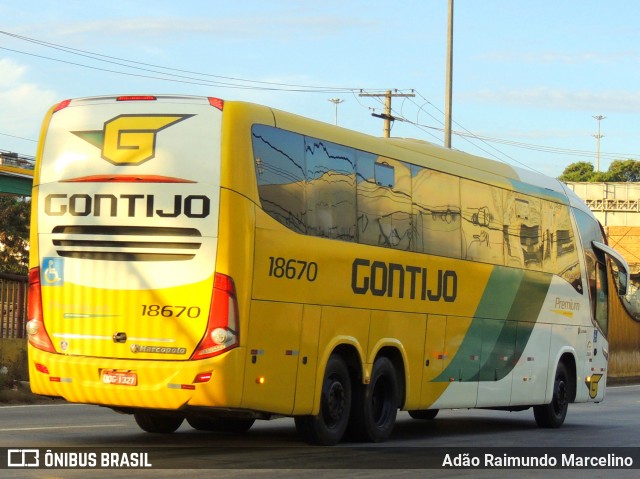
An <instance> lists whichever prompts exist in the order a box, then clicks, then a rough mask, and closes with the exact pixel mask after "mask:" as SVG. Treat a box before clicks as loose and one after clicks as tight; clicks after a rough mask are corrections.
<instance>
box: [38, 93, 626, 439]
mask: <svg viewBox="0 0 640 479" xmlns="http://www.w3.org/2000/svg"><path fill="white" fill-rule="evenodd" d="M31 234H32V238H31V257H30V268H31V269H30V275H29V281H30V294H29V322H28V327H27V329H28V335H29V371H30V382H31V388H32V390H33V392H35V393H37V394H41V395H47V396H57V397H63V398H64V399H66V400H67V401H71V402H76V403H87V404H96V405H102V406H107V407H110V408H112V409H113V410H115V411H118V412H123V413H129V414H132V415H133V416H134V418H135V420H136V422H137V423H138V425H139V426H140V427H141V428H142V429H143V430H145V431H148V432H152V433H171V432H174V431H175V430H177V429H178V427H180V426H181V424H182V423H183V421H184V420H185V419H186V421H187V422H188V424H189V425H190V426H192V427H194V428H196V429H199V430H210V431H234V432H238V433H239V432H244V431H247V430H248V429H249V428H250V427H251V426H252V425H253V423H254V421H255V420H256V419H271V418H275V417H280V416H289V417H293V418H295V424H296V428H297V430H298V431H299V433H300V435H301V437H302V438H303V439H304V440H305V441H307V442H309V443H313V444H323V445H331V444H336V443H338V442H339V441H341V440H342V439H343V437H349V438H355V439H356V440H363V441H383V440H385V439H387V438H388V436H389V435H390V433H391V432H392V429H393V426H394V423H395V420H396V414H397V411H398V410H404V411H409V413H410V414H411V416H412V417H413V418H416V419H433V418H434V417H435V415H436V414H437V411H438V410H440V409H446V408H503V409H505V410H520V409H526V408H530V407H533V412H534V417H535V420H536V422H537V423H538V424H539V425H540V426H542V427H559V426H560V425H562V423H563V422H564V419H565V415H566V413H567V407H568V404H569V403H571V402H587V401H592V402H599V401H601V400H602V399H603V398H604V394H605V382H606V376H607V356H608V345H607V339H606V338H607V328H608V317H607V304H608V298H609V291H608V290H607V275H608V270H607V268H608V267H609V265H611V263H612V262H611V261H609V260H607V259H606V257H609V258H612V259H613V262H615V264H616V265H617V270H618V271H617V275H616V278H617V283H616V287H617V289H618V291H617V293H618V294H624V293H625V290H626V284H627V281H628V276H629V274H628V267H627V266H626V263H625V261H624V259H622V258H621V257H620V256H619V255H618V254H617V253H616V252H615V251H614V250H612V249H611V248H609V247H608V246H607V245H606V244H605V239H604V237H603V234H602V229H601V227H600V226H599V224H598V222H597V221H596V220H595V218H594V217H593V215H592V214H591V213H590V211H589V210H588V208H587V207H586V206H585V205H584V204H583V203H582V202H581V201H580V200H579V199H578V198H577V197H576V196H575V195H574V194H573V193H572V192H571V191H569V190H568V189H567V188H565V187H564V185H563V184H562V183H560V182H558V181H556V180H554V179H551V178H547V177H543V176H541V175H537V174H534V173H531V172H528V171H524V170H520V169H516V168H513V167H511V166H508V165H505V164H501V163H497V162H494V161H490V160H487V159H483V158H478V157H474V156H471V155H468V154H464V153H461V152H457V151H452V150H448V149H443V148H440V147H438V146H435V145H432V144H428V143H425V142H421V141H416V140H404V139H381V138H374V137H370V136H367V135H364V134H360V133H356V132H353V131H349V130H346V129H342V128H338V127H335V126H331V125H327V124H324V123H321V122H317V121H313V120H310V119H305V118H301V117H299V116H295V115H292V114H288V113H284V112H281V111H277V110H274V109H272V108H269V107H266V106H258V105H253V104H248V103H243V102H232V101H227V102H225V101H223V100H221V99H217V98H202V97H190V96H167V95H158V96H120V97H117V96H104V97H95V98H84V99H75V100H67V101H64V102H62V103H60V104H58V105H56V106H54V107H52V108H51V110H50V111H49V112H48V114H47V116H46V118H45V120H44V123H43V127H42V132H41V141H40V143H39V147H38V154H37V164H36V169H35V173H34V186H33V216H32V228H31ZM605 255H606V257H605ZM614 295H615V293H614ZM614 295H612V296H614Z"/></svg>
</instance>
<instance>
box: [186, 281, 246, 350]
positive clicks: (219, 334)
mask: <svg viewBox="0 0 640 479" xmlns="http://www.w3.org/2000/svg"><path fill="white" fill-rule="evenodd" d="M238 324H239V318H238V300H237V299H236V287H235V284H234V283H233V278H231V277H230V276H226V275H224V274H220V273H216V274H215V277H214V280H213V294H212V295H211V307H210V308H209V321H208V323H207V331H206V333H205V335H204V337H203V338H202V340H201V341H200V344H199V345H198V347H197V348H196V350H195V352H194V353H193V355H192V356H191V359H192V360H195V359H205V358H210V357H213V356H217V355H219V354H222V353H223V352H225V351H229V350H230V349H233V348H235V347H237V346H238V344H239V335H238Z"/></svg>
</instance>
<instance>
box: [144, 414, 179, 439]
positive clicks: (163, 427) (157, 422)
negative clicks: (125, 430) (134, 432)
mask: <svg viewBox="0 0 640 479" xmlns="http://www.w3.org/2000/svg"><path fill="white" fill-rule="evenodd" d="M133 417H134V419H135V420H136V423H137V424H138V426H139V427H140V429H142V430H143V431H146V432H151V433H156V434H170V433H172V432H175V431H176V430H177V429H178V428H179V427H180V425H181V424H182V421H184V418H183V417H180V416H174V415H170V414H164V413H161V412H157V411H136V412H134V413H133Z"/></svg>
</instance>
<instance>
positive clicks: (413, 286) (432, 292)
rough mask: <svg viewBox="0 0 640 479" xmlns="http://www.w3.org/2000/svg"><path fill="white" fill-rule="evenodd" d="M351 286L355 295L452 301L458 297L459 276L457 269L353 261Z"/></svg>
mask: <svg viewBox="0 0 640 479" xmlns="http://www.w3.org/2000/svg"><path fill="white" fill-rule="evenodd" d="M351 289H352V290H353V292H354V293H355V294H368V293H371V294H372V295H373V296H387V297H396V298H400V299H402V298H404V297H405V295H406V293H407V292H408V297H409V299H420V300H421V301H445V302H447V303H452V302H454V301H455V300H456V298H457V296H458V275H457V274H456V272H455V271H453V270H450V269H447V270H442V269H438V270H429V269H427V268H425V267H422V266H412V265H402V264H399V263H385V262H383V261H371V260H368V259H364V258H356V259H354V260H353V264H352V267H351Z"/></svg>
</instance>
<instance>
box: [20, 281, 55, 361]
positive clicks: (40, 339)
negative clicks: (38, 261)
mask: <svg viewBox="0 0 640 479" xmlns="http://www.w3.org/2000/svg"><path fill="white" fill-rule="evenodd" d="M27 316H28V318H29V321H27V336H28V338H29V343H30V344H31V345H32V346H33V347H34V348H38V349H42V350H43V351H48V352H50V353H55V352H56V350H55V348H54V347H53V344H52V343H51V339H50V338H49V335H48V334H47V330H46V329H45V327H44V322H43V321H42V294H41V289H40V268H32V269H31V270H30V271H29V303H28V305H27Z"/></svg>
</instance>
